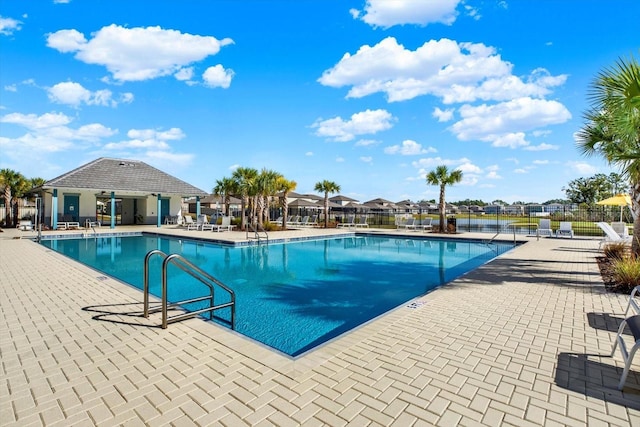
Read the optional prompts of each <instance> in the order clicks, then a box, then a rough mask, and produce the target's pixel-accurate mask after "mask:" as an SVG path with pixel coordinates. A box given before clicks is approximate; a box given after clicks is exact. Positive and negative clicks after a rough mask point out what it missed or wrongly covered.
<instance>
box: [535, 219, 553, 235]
mask: <svg viewBox="0 0 640 427" xmlns="http://www.w3.org/2000/svg"><path fill="white" fill-rule="evenodd" d="M538 236H549V237H553V230H552V229H551V220H550V219H541V220H540V223H539V224H538Z"/></svg>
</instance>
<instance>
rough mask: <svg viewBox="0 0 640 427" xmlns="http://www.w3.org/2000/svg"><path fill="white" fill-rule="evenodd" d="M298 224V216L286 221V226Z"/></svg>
mask: <svg viewBox="0 0 640 427" xmlns="http://www.w3.org/2000/svg"><path fill="white" fill-rule="evenodd" d="M299 223H300V215H294V216H292V217H291V218H290V219H289V220H288V221H287V225H291V226H294V225H298V224H299Z"/></svg>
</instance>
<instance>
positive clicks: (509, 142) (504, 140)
mask: <svg viewBox="0 0 640 427" xmlns="http://www.w3.org/2000/svg"><path fill="white" fill-rule="evenodd" d="M491 139H493V142H492V143H491V145H492V146H494V147H509V148H518V147H525V146H527V145H529V141H527V140H526V139H525V137H524V132H516V133H507V134H504V135H499V136H495V137H493V138H491Z"/></svg>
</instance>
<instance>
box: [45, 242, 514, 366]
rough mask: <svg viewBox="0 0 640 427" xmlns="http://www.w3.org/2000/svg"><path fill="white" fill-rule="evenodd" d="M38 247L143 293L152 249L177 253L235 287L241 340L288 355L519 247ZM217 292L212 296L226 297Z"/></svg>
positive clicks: (193, 290) (155, 284)
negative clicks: (144, 268)
mask: <svg viewBox="0 0 640 427" xmlns="http://www.w3.org/2000/svg"><path fill="white" fill-rule="evenodd" d="M42 244H43V245H45V246H47V247H49V248H51V249H53V250H55V251H58V252H60V253H63V254H64V255H66V256H69V257H70V258H73V259H75V260H78V261H80V262H81V263H84V264H86V265H88V266H90V267H92V268H95V269H97V270H100V271H102V272H104V273H106V274H108V275H110V276H112V277H115V278H117V279H119V280H122V281H124V282H126V283H129V284H131V285H133V286H135V287H137V288H139V289H142V286H143V283H142V282H143V261H144V257H145V255H146V254H147V253H148V252H149V251H151V250H154V249H160V250H161V251H163V252H165V253H167V254H172V253H177V254H180V255H182V256H183V257H185V258H186V259H187V260H189V261H190V262H192V263H194V264H195V265H197V266H198V267H200V268H202V269H203V270H205V271H207V272H208V273H209V274H211V275H213V276H214V277H216V278H217V279H218V280H220V281H222V282H223V283H225V284H226V285H227V286H229V287H230V288H232V289H233V290H234V292H235V293H236V330H237V331H238V332H239V333H241V334H243V335H246V336H248V337H250V338H252V339H254V340H256V341H259V342H261V343H263V344H266V345H267V346H269V347H272V348H274V349H277V350H279V351H281V352H283V353H285V354H288V355H290V356H298V355H300V354H302V353H304V352H306V351H308V350H310V349H312V348H314V347H316V346H318V345H320V344H322V343H325V342H327V341H328V340H331V339H332V338H335V337H337V336H338V335H341V334H342V333H344V332H346V331H349V330H351V329H353V328H355V327H357V326H359V325H361V324H363V323H365V322H367V321H369V320H371V319H373V318H375V317H377V316H379V315H381V314H383V313H385V312H387V311H389V310H392V309H394V308H396V307H398V306H400V305H402V304H404V303H406V302H407V301H410V300H411V299H413V298H415V297H418V296H420V295H424V294H425V293H427V292H429V291H430V290H432V289H434V288H436V287H437V286H440V285H442V284H445V283H447V282H449V281H451V280H453V279H455V278H457V277H459V276H461V275H463V274H465V273H466V272H468V271H470V270H473V269H475V268H477V267H478V266H480V265H482V264H484V263H486V262H488V261H490V260H491V259H493V258H495V257H496V256H498V255H500V254H502V253H504V252H506V251H508V250H510V249H512V248H513V247H514V245H513V244H510V243H504V242H494V243H492V244H490V245H487V244H485V243H482V242H478V241H460V240H456V241H453V240H441V239H437V240H435V239H418V238H404V237H395V236H394V237H389V236H370V235H366V236H360V235H358V236H350V237H340V238H332V239H314V240H304V241H298V242H288V243H271V244H269V245H257V246H239V247H233V246H228V245H219V244H214V243H205V242H202V241H191V240H185V239H177V238H169V237H164V236H162V237H161V236H157V235H142V236H126V237H118V236H113V237H97V238H87V239H62V240H43V241H42ZM160 265H161V260H160V257H155V258H152V259H151V264H150V272H151V275H150V277H151V280H150V291H151V293H152V294H154V295H156V296H157V295H160ZM169 276H170V281H171V283H176V285H170V287H169V300H172V301H177V300H183V299H187V298H190V297H193V296H195V295H196V294H198V295H202V288H201V284H200V283H199V282H197V281H196V280H195V279H193V278H191V277H190V276H188V275H186V274H185V273H183V272H182V271H180V270H179V269H177V268H175V269H169ZM218 294H220V295H219V297H218ZM218 294H216V295H217V296H216V298H225V296H224V295H222V294H223V293H218ZM220 302H221V301H216V303H220ZM201 304H202V303H201ZM200 307H201V306H200ZM200 307H197V306H193V307H191V306H187V307H185V308H186V309H192V310H195V309H197V308H200ZM216 316H220V317H221V318H223V319H227V320H228V319H229V316H230V311H229V310H228V309H224V310H220V312H216Z"/></svg>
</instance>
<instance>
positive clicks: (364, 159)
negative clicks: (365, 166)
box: [360, 156, 373, 163]
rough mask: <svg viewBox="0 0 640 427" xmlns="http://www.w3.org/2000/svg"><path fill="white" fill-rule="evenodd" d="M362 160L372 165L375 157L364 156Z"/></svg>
mask: <svg viewBox="0 0 640 427" xmlns="http://www.w3.org/2000/svg"><path fill="white" fill-rule="evenodd" d="M360 160H361V161H362V162H364V163H372V162H373V157H371V156H362V157H360Z"/></svg>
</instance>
